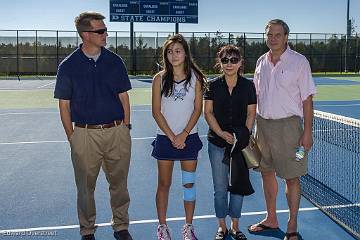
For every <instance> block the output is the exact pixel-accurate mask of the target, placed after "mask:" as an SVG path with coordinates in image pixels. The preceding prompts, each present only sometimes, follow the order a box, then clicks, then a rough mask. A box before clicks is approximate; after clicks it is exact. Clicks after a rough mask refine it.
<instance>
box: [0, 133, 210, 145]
mask: <svg viewBox="0 0 360 240" xmlns="http://www.w3.org/2000/svg"><path fill="white" fill-rule="evenodd" d="M199 137H200V138H203V137H207V135H200V136H199ZM154 138H155V137H134V138H131V140H148V139H154ZM67 142H68V141H64V140H63V141H31V142H30V141H29V142H2V143H1V142H0V145H21V144H41V143H67Z"/></svg>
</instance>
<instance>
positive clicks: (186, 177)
mask: <svg viewBox="0 0 360 240" xmlns="http://www.w3.org/2000/svg"><path fill="white" fill-rule="evenodd" d="M181 175H182V185H183V190H184V196H183V198H184V201H190V202H193V201H195V199H196V188H195V176H196V174H195V172H187V171H184V170H182V171H181ZM189 183H190V184H192V187H190V188H187V187H185V185H186V184H189Z"/></svg>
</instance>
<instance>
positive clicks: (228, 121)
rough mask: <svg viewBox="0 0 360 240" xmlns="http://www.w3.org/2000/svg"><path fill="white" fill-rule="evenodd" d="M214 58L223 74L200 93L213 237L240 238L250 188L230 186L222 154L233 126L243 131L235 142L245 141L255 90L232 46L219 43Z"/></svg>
mask: <svg viewBox="0 0 360 240" xmlns="http://www.w3.org/2000/svg"><path fill="white" fill-rule="evenodd" d="M216 60H217V66H218V67H219V68H220V70H221V72H222V73H223V74H222V75H221V76H220V77H218V78H216V79H214V80H212V81H211V82H209V90H208V91H207V92H206V94H205V96H204V99H205V108H204V114H205V119H206V121H207V123H208V124H209V133H208V142H209V143H208V152H209V159H210V163H211V169H212V176H213V183H214V206H215V214H216V217H217V218H218V224H219V227H218V230H217V232H216V234H215V240H222V239H225V238H226V235H231V237H232V238H233V239H235V240H244V239H246V237H245V235H244V234H243V233H242V232H241V231H240V230H239V218H240V217H241V209H242V203H243V197H244V196H246V195H250V194H252V193H253V189H252V188H251V190H247V191H241V192H236V193H234V191H232V190H231V189H232V187H230V184H229V165H228V164H226V163H224V154H225V150H226V148H227V147H228V146H231V145H232V144H233V143H234V137H233V133H234V132H236V130H242V132H244V133H246V134H243V135H242V138H241V139H238V140H239V141H238V143H239V142H240V141H241V142H245V143H244V144H243V145H244V146H246V144H247V143H246V142H248V141H249V136H250V130H251V129H252V127H253V124H254V121H255V115H256V91H255V87H254V84H253V83H252V81H250V80H247V79H246V78H244V77H242V76H241V70H242V61H241V55H240V50H239V49H238V48H237V47H236V46H233V45H226V46H224V47H222V48H221V49H220V51H219V52H218V54H217V59H216ZM239 160H240V159H239ZM241 160H243V159H241ZM241 170H242V171H245V173H247V174H244V176H242V177H243V178H244V177H246V179H245V178H244V179H242V184H245V183H246V182H250V181H249V176H248V170H247V168H246V167H245V164H243V165H242V169H241ZM229 191H230V194H229ZM227 215H229V216H230V218H231V226H230V229H229V230H228V229H227V227H226V221H225V218H226V216H227Z"/></svg>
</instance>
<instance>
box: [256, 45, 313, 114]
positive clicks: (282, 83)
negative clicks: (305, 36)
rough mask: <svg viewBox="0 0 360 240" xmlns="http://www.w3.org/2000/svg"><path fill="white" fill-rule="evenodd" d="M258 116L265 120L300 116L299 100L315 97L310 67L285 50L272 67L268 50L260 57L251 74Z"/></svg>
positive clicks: (301, 57)
mask: <svg viewBox="0 0 360 240" xmlns="http://www.w3.org/2000/svg"><path fill="white" fill-rule="evenodd" d="M254 84H255V88H256V93H257V95H258V110H257V111H258V114H259V115H260V116H261V117H262V118H265V119H280V118H286V117H290V116H299V117H303V101H305V100H306V99H307V98H308V97H309V96H310V95H314V94H316V87H315V83H314V80H313V78H312V75H311V69H310V64H309V62H308V60H307V59H306V57H305V56H303V55H301V54H300V53H297V52H295V51H293V50H291V49H290V47H287V49H286V50H285V52H284V53H283V54H282V55H281V56H280V60H279V61H278V62H277V63H276V65H274V64H273V63H272V62H271V54H270V51H269V52H267V53H265V54H264V55H262V56H261V57H260V58H259V59H258V61H257V63H256V69H255V73H254Z"/></svg>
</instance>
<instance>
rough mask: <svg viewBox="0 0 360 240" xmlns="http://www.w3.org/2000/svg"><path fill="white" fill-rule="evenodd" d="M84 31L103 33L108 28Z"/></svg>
mask: <svg viewBox="0 0 360 240" xmlns="http://www.w3.org/2000/svg"><path fill="white" fill-rule="evenodd" d="M83 32H90V33H97V34H99V35H101V34H104V33H105V32H107V28H102V29H98V30H88V31H83Z"/></svg>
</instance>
